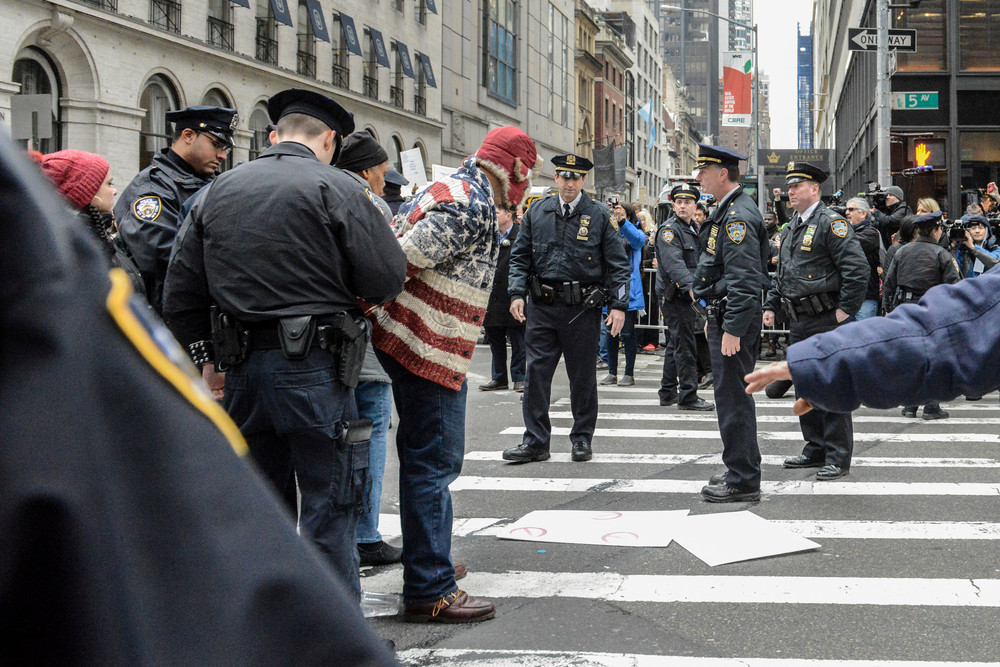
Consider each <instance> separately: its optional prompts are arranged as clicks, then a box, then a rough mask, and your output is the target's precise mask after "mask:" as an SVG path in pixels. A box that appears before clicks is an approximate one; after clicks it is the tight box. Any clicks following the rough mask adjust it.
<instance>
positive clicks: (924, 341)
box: [745, 271, 1000, 414]
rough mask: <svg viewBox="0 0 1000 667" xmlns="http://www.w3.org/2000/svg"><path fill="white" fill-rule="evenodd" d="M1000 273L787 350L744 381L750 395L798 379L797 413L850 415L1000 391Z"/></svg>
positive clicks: (936, 291) (941, 289) (937, 291)
mask: <svg viewBox="0 0 1000 667" xmlns="http://www.w3.org/2000/svg"><path fill="white" fill-rule="evenodd" d="M998 348H1000V273H998V272H997V271H989V272H987V273H985V274H983V275H982V276H980V277H978V278H976V279H975V280H962V281H960V282H958V283H955V284H954V285H939V286H937V287H933V288H931V289H930V290H928V291H927V293H926V294H924V296H923V297H921V299H920V301H919V302H917V303H905V304H902V305H900V306H899V307H898V308H896V309H895V310H893V311H892V313H890V314H889V315H887V316H886V317H874V318H872V319H869V320H865V321H863V322H856V323H853V324H846V325H844V326H842V327H840V328H838V329H835V330H833V331H829V332H827V333H823V334H818V335H816V336H812V337H810V338H808V339H807V340H804V341H802V342H801V343H796V344H795V345H792V346H791V347H790V348H788V357H787V361H784V362H781V363H775V364H771V365H770V366H767V367H766V368H763V369H761V370H759V371H757V372H754V373H750V374H749V375H747V376H746V378H745V379H746V381H747V382H748V383H749V384H748V386H747V393H753V392H756V391H760V390H762V389H763V388H764V387H766V386H767V385H768V384H770V383H771V382H774V381H775V380H794V382H795V386H796V388H797V390H798V393H799V398H798V400H797V401H796V402H795V406H794V408H793V409H794V411H795V413H796V414H803V413H805V412H808V411H809V410H811V409H812V406H814V405H815V406H816V407H817V408H821V409H823V410H827V411H829V412H851V411H852V410H856V409H857V408H858V407H859V406H861V405H866V406H868V407H870V408H878V409H887V408H892V407H896V406H900V405H918V404H923V403H926V402H928V401H948V400H951V399H954V398H955V397H957V396H959V395H962V394H965V395H968V396H982V395H983V394H986V393H987V392H990V391H992V390H994V389H996V388H997V387H998V385H1000V355H997V354H996V350H997V349H998Z"/></svg>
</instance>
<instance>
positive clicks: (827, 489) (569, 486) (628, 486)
mask: <svg viewBox="0 0 1000 667" xmlns="http://www.w3.org/2000/svg"><path fill="white" fill-rule="evenodd" d="M704 486H705V482H704V481H698V480H678V479H599V478H562V479H557V478H552V477H474V476H468V477H466V476H462V477H459V478H458V479H457V480H455V481H454V482H452V484H451V487H450V488H451V491H452V492H453V493H454V492H457V491H490V492H497V491H554V492H560V493H566V492H570V493H586V492H594V491H599V492H602V493H609V492H610V493H690V494H698V493H701V489H702V487H704ZM761 491H762V492H763V493H766V494H773V495H783V496H787V495H794V496H803V495H805V496H998V497H1000V484H983V483H972V482H970V483H949V482H815V481H800V480H794V481H786V482H762V483H761Z"/></svg>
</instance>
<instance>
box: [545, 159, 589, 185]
mask: <svg viewBox="0 0 1000 667" xmlns="http://www.w3.org/2000/svg"><path fill="white" fill-rule="evenodd" d="M552 164H554V165H555V167H556V176H559V177H561V178H571V179H573V180H576V179H578V178H585V177H586V176H587V173H588V172H590V170H591V169H593V168H594V163H593V162H591V161H590V160H588V159H587V158H585V157H581V156H579V155H573V154H572V153H567V154H565V155H556V156H554V157H553V158H552Z"/></svg>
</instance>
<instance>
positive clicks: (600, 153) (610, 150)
mask: <svg viewBox="0 0 1000 667" xmlns="http://www.w3.org/2000/svg"><path fill="white" fill-rule="evenodd" d="M594 187H598V188H613V187H615V145H614V144H608V145H607V146H605V147H604V148H595V149H594Z"/></svg>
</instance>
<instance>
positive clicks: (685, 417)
mask: <svg viewBox="0 0 1000 667" xmlns="http://www.w3.org/2000/svg"><path fill="white" fill-rule="evenodd" d="M549 417H550V418H552V419H572V418H573V413H572V412H564V411H558V412H557V411H549ZM598 419H606V420H608V421H655V422H660V421H665V422H682V421H693V422H708V423H718V417H717V416H716V414H715V412H690V411H685V412H672V413H662V412H661V413H656V412H601V413H600V414H599V415H598ZM853 421H854V423H855V424H909V425H911V426H924V425H931V424H934V423H936V422H927V421H924V420H923V419H910V418H907V417H890V416H883V415H855V416H854V418H853ZM757 423H759V424H798V423H799V418H798V417H797V416H795V415H758V416H757ZM941 423H946V424H948V425H949V426H977V425H996V424H1000V417H949V418H948V420H947V422H941Z"/></svg>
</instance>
